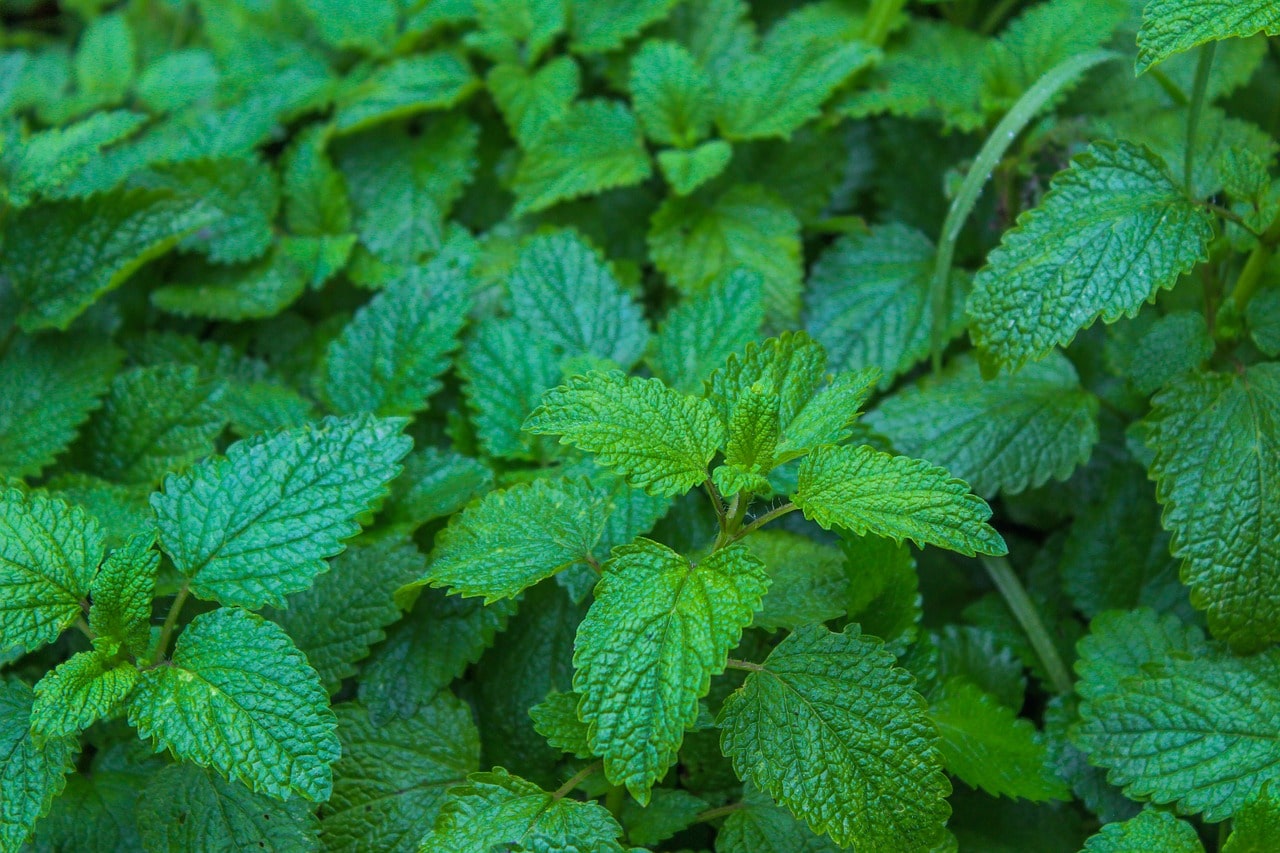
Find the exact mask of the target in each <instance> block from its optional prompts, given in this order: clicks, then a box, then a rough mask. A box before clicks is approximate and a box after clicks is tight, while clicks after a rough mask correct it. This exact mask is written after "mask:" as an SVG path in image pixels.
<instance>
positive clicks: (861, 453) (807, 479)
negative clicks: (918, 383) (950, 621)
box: [793, 445, 1008, 556]
mask: <svg viewBox="0 0 1280 853" xmlns="http://www.w3.org/2000/svg"><path fill="white" fill-rule="evenodd" d="M793 500H794V501H795V502H796V504H797V505H798V506H799V507H800V508H801V509H802V510H804V514H805V517H806V518H808V519H810V520H812V521H816V522H817V523H818V524H819V525H821V526H822V527H823V529H825V530H830V529H831V528H832V527H841V528H844V529H845V530H849V531H851V532H853V533H855V534H857V535H859V536H861V535H863V534H865V533H875V534H876V535H878V536H885V537H888V538H890V539H893V540H895V541H898V542H901V541H902V540H903V539H910V540H911V541H912V542H915V543H916V544H917V545H919V546H924V545H926V544H929V545H937V546H939V547H942V548H947V549H950V550H952V551H958V552H960V553H961V554H966V555H968V556H973V554H975V553H979V554H1004V553H1006V551H1007V550H1008V549H1007V548H1006V547H1005V544H1004V540H1003V539H1002V538H1001V537H1000V534H999V533H997V532H996V531H995V530H994V529H992V528H991V526H990V525H989V524H987V519H989V518H990V517H991V508H990V507H988V506H987V504H986V502H985V501H983V500H982V499H981V498H979V497H978V496H977V495H974V494H972V493H970V491H969V486H968V484H966V483H965V482H964V481H963V480H957V479H954V478H953V477H951V476H950V475H949V474H948V473H947V472H946V471H945V470H944V469H942V468H937V467H934V466H932V465H930V464H929V463H928V462H925V461H924V460H923V459H910V458H908V457H906V456H893V455H891V454H888V453H881V452H880V451H878V450H874V449H872V448H870V447H867V446H865V445H863V446H862V447H833V446H830V445H827V446H823V447H818V448H815V449H814V451H813V452H812V453H811V454H809V455H808V456H807V457H805V459H804V460H803V461H802V462H801V463H800V480H799V487H798V489H797V490H796V493H795V495H794V496H793Z"/></svg>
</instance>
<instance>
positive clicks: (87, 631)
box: [76, 616, 94, 642]
mask: <svg viewBox="0 0 1280 853" xmlns="http://www.w3.org/2000/svg"><path fill="white" fill-rule="evenodd" d="M76 629H77V630H78V631H79V632H80V633H81V634H84V635H85V636H86V637H88V638H89V640H90V642H92V641H93V636H94V635H93V629H92V628H90V627H89V623H88V622H86V621H84V617H83V616H77V617H76Z"/></svg>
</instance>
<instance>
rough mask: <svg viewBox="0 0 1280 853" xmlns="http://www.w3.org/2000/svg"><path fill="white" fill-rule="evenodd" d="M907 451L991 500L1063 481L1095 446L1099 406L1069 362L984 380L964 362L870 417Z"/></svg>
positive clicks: (1053, 361)
mask: <svg viewBox="0 0 1280 853" xmlns="http://www.w3.org/2000/svg"><path fill="white" fill-rule="evenodd" d="M867 423H868V424H869V425H870V426H871V427H872V428H874V429H875V430H876V431H877V432H879V433H882V434H884V435H885V436H886V437H888V438H889V440H890V441H892V442H893V446H894V447H895V448H897V449H898V450H900V451H902V452H903V453H906V454H909V455H911V456H919V457H921V458H924V459H928V460H929V461H930V462H932V463H934V464H935V465H939V466H941V467H943V468H946V469H947V470H948V471H950V472H951V473H952V474H954V475H955V476H957V477H959V478H960V479H962V480H965V481H966V482H968V483H970V484H971V485H972V486H973V490H974V492H975V493H977V494H979V495H982V496H983V497H987V498H990V497H992V496H993V495H995V494H996V493H997V492H1004V493H1005V494H1016V493H1018V492H1021V491H1024V490H1026V489H1027V488H1035V487H1036V486H1040V485H1043V484H1044V483H1045V482H1047V481H1048V480H1049V479H1050V478H1053V479H1058V480H1065V479H1066V478H1067V477H1068V476H1069V475H1070V474H1071V472H1072V471H1073V470H1074V469H1075V467H1076V466H1077V465H1080V464H1083V463H1084V462H1086V461H1088V459H1089V454H1090V453H1091V451H1092V450H1093V445H1094V444H1096V443H1097V441H1098V400H1097V398H1096V397H1094V396H1093V395H1092V394H1090V393H1089V392H1088V391H1086V390H1085V389H1084V388H1082V387H1081V386H1080V379H1079V377H1078V376H1077V375H1076V369H1075V367H1073V366H1072V364H1071V362H1070V361H1068V360H1067V358H1066V356H1064V355H1061V354H1060V353H1053V354H1051V355H1050V357H1049V358H1046V359H1045V360H1044V361H1041V362H1036V363H1034V364H1030V365H1027V366H1026V367H1024V368H1023V369H1022V370H1020V371H1018V372H1017V373H1015V374H1013V375H1012V376H1003V377H997V378H996V379H993V380H990V381H984V380H983V378H982V375H981V373H980V372H979V370H978V365H977V364H976V363H975V362H974V361H972V360H970V359H967V358H966V359H963V360H960V361H957V362H955V363H953V364H952V365H951V366H950V367H949V368H948V370H947V372H946V373H945V374H943V375H942V376H941V377H939V378H938V379H937V380H935V381H932V382H929V381H925V382H922V383H920V384H918V385H915V386H913V387H911V388H909V389H908V390H905V391H902V392H900V393H898V394H895V395H893V396H892V397H890V398H889V399H887V400H886V401H885V402H884V403H882V404H881V405H880V407H879V408H878V409H876V411H874V412H872V413H871V414H870V415H869V416H868V417H867Z"/></svg>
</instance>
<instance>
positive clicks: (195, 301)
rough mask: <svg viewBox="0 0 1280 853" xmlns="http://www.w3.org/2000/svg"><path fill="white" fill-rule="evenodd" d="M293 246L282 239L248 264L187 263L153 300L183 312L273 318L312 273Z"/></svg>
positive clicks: (226, 317)
mask: <svg viewBox="0 0 1280 853" xmlns="http://www.w3.org/2000/svg"><path fill="white" fill-rule="evenodd" d="M300 239H301V238H300ZM289 245H290V244H288V243H285V242H284V241H281V242H280V243H277V244H276V246H275V247H274V248H273V249H272V250H271V251H270V252H269V253H268V254H267V255H266V257H264V258H262V259H261V260H258V261H253V262H251V263H246V264H234V265H229V266H222V265H213V264H208V263H202V262H200V261H198V260H193V261H190V262H187V263H184V264H182V265H181V266H179V267H178V268H177V269H175V270H173V271H172V272H171V273H170V275H169V282H170V283H168V284H165V285H164V286H162V287H158V288H156V289H155V290H153V291H151V304H152V305H154V306H156V307H157V308H159V309H160V310H162V311H167V312H168V313H170V314H176V315H178V316H180V317H201V318H204V319H209V320H229V321H240V320H258V319H263V318H265V317H274V316H276V315H277V314H279V313H280V312H282V311H284V309H286V308H288V307H289V306H290V305H292V304H293V302H294V301H295V300H297V299H298V297H300V296H302V294H303V292H304V291H305V290H306V287H307V282H308V280H309V278H310V275H311V271H310V270H308V269H307V268H306V266H305V265H304V264H303V263H302V262H300V261H299V260H297V259H295V258H294V256H293V255H292V254H290V252H289V248H288V247H289Z"/></svg>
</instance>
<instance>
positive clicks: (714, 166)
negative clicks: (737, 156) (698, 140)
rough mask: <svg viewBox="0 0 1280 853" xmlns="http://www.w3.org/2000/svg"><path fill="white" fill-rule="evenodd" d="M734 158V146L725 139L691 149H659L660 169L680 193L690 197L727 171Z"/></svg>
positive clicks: (673, 187)
mask: <svg viewBox="0 0 1280 853" xmlns="http://www.w3.org/2000/svg"><path fill="white" fill-rule="evenodd" d="M732 159H733V146H731V145H730V144H729V143H727V142H725V141H724V140H723V139H713V140H711V141H710V142H704V143H702V144H701V145H699V146H698V147H697V148H692V149H690V150H688V151H685V150H679V149H669V150H667V151H659V152H658V168H659V169H661V170H662V177H664V178H666V179H667V183H668V184H670V185H671V190H672V191H673V192H674V193H675V194H676V195H678V196H687V195H689V194H690V193H692V192H693V191H694V190H696V189H697V188H698V187H700V186H702V185H703V184H705V183H706V182H707V181H710V180H711V179H712V178H714V177H716V176H717V175H719V174H720V173H721V172H723V171H724V170H725V167H726V166H728V165H729V161H730V160H732Z"/></svg>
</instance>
